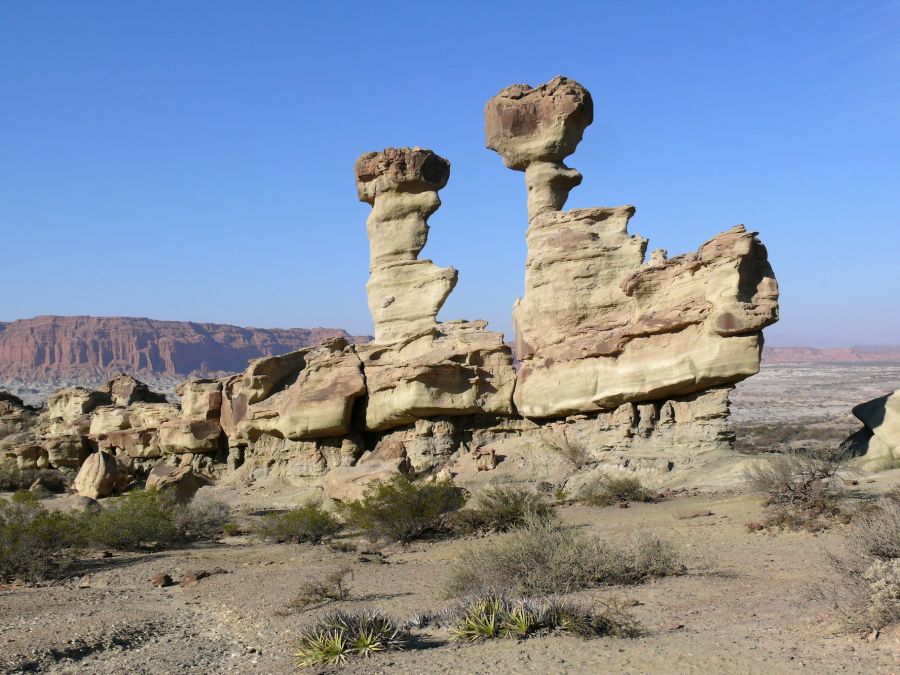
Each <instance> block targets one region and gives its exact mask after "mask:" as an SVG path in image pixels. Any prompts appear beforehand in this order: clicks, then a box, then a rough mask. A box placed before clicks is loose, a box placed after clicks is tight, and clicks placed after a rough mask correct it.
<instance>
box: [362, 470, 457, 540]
mask: <svg viewBox="0 0 900 675" xmlns="http://www.w3.org/2000/svg"><path fill="white" fill-rule="evenodd" d="M464 501H465V500H464V498H463V495H462V491H461V490H460V489H459V488H457V487H455V486H453V485H452V484H451V483H450V482H449V481H443V482H441V481H437V482H431V483H416V482H413V481H412V480H410V479H409V478H407V477H406V476H404V475H402V474H398V475H397V476H396V477H394V478H393V479H391V480H390V481H385V482H376V483H373V484H372V485H369V486H368V487H367V488H366V491H365V493H364V496H363V498H362V499H361V500H360V501H358V502H351V503H350V504H348V505H347V507H346V511H347V524H348V525H349V526H350V527H352V528H354V529H357V530H359V531H360V532H362V533H363V534H364V535H365V536H366V537H367V538H368V539H370V540H371V541H376V540H378V539H387V540H389V541H400V542H404V543H405V542H409V541H412V540H413V539H417V538H419V537H422V536H423V535H425V534H426V533H428V532H429V531H435V530H436V529H438V527H439V526H440V525H441V522H442V520H443V518H444V516H445V514H447V513H449V512H451V511H455V510H457V509H459V508H460V507H461V506H462V505H463V503H464Z"/></svg>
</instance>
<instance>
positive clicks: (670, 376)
mask: <svg viewBox="0 0 900 675" xmlns="http://www.w3.org/2000/svg"><path fill="white" fill-rule="evenodd" d="M485 117H486V125H485V126H486V134H487V145H488V147H489V148H492V149H494V150H496V151H497V152H498V153H500V154H501V156H502V157H503V159H504V162H505V163H506V165H507V166H508V167H510V168H513V169H517V170H520V171H524V172H525V178H526V186H527V189H528V214H529V223H528V231H527V234H526V240H527V243H528V256H527V260H526V271H525V293H524V295H523V297H522V298H521V299H520V300H519V301H518V302H517V303H516V306H515V309H514V319H515V327H516V347H517V349H516V351H517V356H518V357H519V358H520V359H521V361H522V367H521V369H520V371H519V377H518V382H517V385H516V392H515V403H516V406H517V408H518V411H519V412H520V413H521V414H523V415H525V416H526V417H531V418H552V417H562V416H565V415H569V414H573V413H581V412H593V411H601V410H610V409H612V408H614V407H616V406H618V405H620V404H622V403H625V402H629V401H650V400H655V399H661V398H665V397H669V396H681V395H686V394H692V393H696V392H700V391H703V390H704V389H707V388H709V387H713V386H718V385H722V384H729V383H734V382H738V381H740V380H741V379H744V378H746V377H749V376H750V375H753V374H755V373H756V372H758V370H759V359H760V351H761V348H762V332H761V331H762V329H763V328H764V327H765V326H768V325H770V324H771V323H774V322H775V321H776V320H777V318H778V286H777V284H776V282H775V277H774V274H773V273H772V269H771V267H770V266H769V263H768V260H767V254H766V249H765V247H764V246H763V245H762V244H761V243H760V241H759V240H758V239H757V238H756V234H755V233H751V232H747V231H746V230H745V229H744V227H743V226H741V225H738V226H736V227H733V228H732V229H730V230H728V231H726V232H723V233H721V234H719V235H716V236H715V237H714V238H712V239H710V240H709V241H708V242H706V243H705V244H703V245H702V246H701V247H700V249H699V250H698V251H697V252H696V253H690V254H686V255H681V256H677V257H675V258H671V259H667V257H666V252H665V251H662V250H659V251H655V252H654V253H653V254H652V255H651V256H650V257H649V259H647V258H646V256H645V254H646V249H647V240H646V239H644V238H642V237H640V236H639V235H632V234H629V232H628V221H629V220H630V218H631V217H632V216H633V215H634V211H635V209H634V207H633V206H618V207H598V208H587V209H575V210H572V211H561V210H560V209H561V208H562V206H563V205H564V203H565V201H566V198H567V196H568V192H569V190H570V189H571V188H572V187H574V186H575V185H577V184H578V183H580V181H581V176H580V174H578V173H577V172H576V171H574V170H572V169H569V168H568V167H566V166H565V165H564V164H563V159H565V157H566V156H568V155H569V154H571V153H572V152H574V151H575V147H576V145H577V143H578V141H580V140H581V137H582V133H583V131H584V129H585V127H586V126H587V125H589V124H590V123H591V121H592V120H593V103H592V100H591V97H590V94H588V93H587V91H586V90H585V89H584V88H583V87H581V85H579V84H577V83H575V82H572V81H571V80H568V79H566V78H561V77H560V78H555V79H554V80H552V81H551V82H549V83H547V84H545V85H541V86H540V87H537V88H535V89H532V88H531V87H528V86H527V85H516V86H513V87H508V88H506V89H504V90H503V91H501V92H500V93H499V94H498V95H497V96H495V97H494V98H493V99H491V101H490V102H489V103H488V105H487V109H486V111H485Z"/></svg>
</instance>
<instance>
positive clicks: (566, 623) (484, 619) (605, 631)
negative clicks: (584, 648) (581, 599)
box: [450, 593, 640, 642]
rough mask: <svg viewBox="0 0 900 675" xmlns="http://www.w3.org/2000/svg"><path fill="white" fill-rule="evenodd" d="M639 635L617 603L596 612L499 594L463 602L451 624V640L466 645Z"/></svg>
mask: <svg viewBox="0 0 900 675" xmlns="http://www.w3.org/2000/svg"><path fill="white" fill-rule="evenodd" d="M639 632H640V627H639V625H638V623H637V621H635V619H634V618H633V617H632V616H631V615H630V614H629V613H628V612H626V611H625V610H624V609H623V608H622V607H621V606H620V605H619V604H618V603H617V602H615V601H613V602H609V603H605V604H602V605H601V606H599V607H596V608H595V607H589V606H586V605H583V604H579V603H575V602H572V601H568V600H562V599H560V598H556V597H549V598H548V597H544V598H514V597H511V596H508V595H504V594H500V593H487V594H485V595H478V596H474V597H471V598H466V599H464V600H463V601H462V602H460V603H459V606H458V607H457V608H455V610H453V611H452V612H451V620H450V637H451V639H452V640H455V641H464V642H477V641H479V640H490V639H495V638H515V639H519V640H523V639H526V638H530V637H535V636H542V635H549V634H554V633H555V634H568V635H576V636H578V637H584V638H588V637H602V636H604V635H613V636H616V637H634V636H635V635H637V634H638V633H639Z"/></svg>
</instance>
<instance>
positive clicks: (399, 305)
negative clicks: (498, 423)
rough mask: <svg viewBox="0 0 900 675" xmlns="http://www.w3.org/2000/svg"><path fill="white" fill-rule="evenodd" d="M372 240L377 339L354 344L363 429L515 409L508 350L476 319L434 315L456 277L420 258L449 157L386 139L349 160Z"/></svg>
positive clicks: (371, 295) (371, 279)
mask: <svg viewBox="0 0 900 675" xmlns="http://www.w3.org/2000/svg"><path fill="white" fill-rule="evenodd" d="M355 172H356V179H357V189H358V192H359V197H360V200H361V201H364V202H366V203H368V204H371V205H372V211H371V213H370V214H369V217H368V219H367V221H366V229H367V232H368V235H369V242H370V247H371V259H370V260H371V262H370V277H369V281H368V283H367V285H366V292H367V295H368V300H369V310H370V312H371V314H372V319H373V321H374V324H375V340H374V341H373V342H371V343H369V344H366V345H359V346H358V347H357V353H358V354H359V357H360V359H361V361H362V365H363V370H364V372H365V376H366V387H367V391H368V398H367V403H366V417H365V423H366V428H367V429H369V430H383V429H389V428H393V427H398V426H404V425H409V424H413V423H415V422H416V420H418V419H422V418H424V417H431V416H437V415H467V414H474V413H503V414H512V412H513V409H512V402H511V396H512V391H513V388H514V383H515V371H514V370H513V367H512V354H511V352H510V350H509V348H508V347H507V346H506V345H505V344H504V342H503V336H502V335H501V334H499V333H492V332H488V331H486V330H485V327H486V324H485V323H484V322H481V321H455V322H442V323H439V322H438V321H437V315H438V312H439V311H440V309H441V307H442V306H443V304H444V301H445V300H446V299H447V296H448V295H449V294H450V292H451V291H452V290H453V287H454V286H455V285H456V279H457V273H456V270H454V269H453V268H451V267H446V268H442V267H438V266H436V265H435V264H433V263H432V262H431V261H430V260H418V259H417V258H416V256H418V254H419V252H420V251H421V250H422V247H423V246H424V245H425V242H426V240H427V238H428V223H427V219H428V217H429V216H430V215H431V214H432V213H434V211H435V210H436V209H437V208H438V206H440V199H439V198H438V196H437V191H438V190H440V189H441V188H442V187H444V185H445V184H446V182H447V179H448V178H449V175H450V163H449V162H447V160H445V159H443V158H442V157H439V156H438V155H436V154H435V153H433V152H432V151H430V150H423V149H421V148H388V149H386V150H384V151H382V152H378V153H368V154H365V155H363V156H361V157H360V158H359V159H358V160H357V162H356V166H355Z"/></svg>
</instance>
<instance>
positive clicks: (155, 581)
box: [150, 574, 175, 588]
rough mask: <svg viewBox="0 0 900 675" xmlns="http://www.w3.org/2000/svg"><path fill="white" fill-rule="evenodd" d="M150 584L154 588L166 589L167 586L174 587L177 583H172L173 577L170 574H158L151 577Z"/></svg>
mask: <svg viewBox="0 0 900 675" xmlns="http://www.w3.org/2000/svg"><path fill="white" fill-rule="evenodd" d="M150 584H151V585H152V586H153V588H165V587H166V586H174V585H175V582H174V581H172V577H171V576H169V575H168V574H157V575H156V576H153V577H150Z"/></svg>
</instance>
